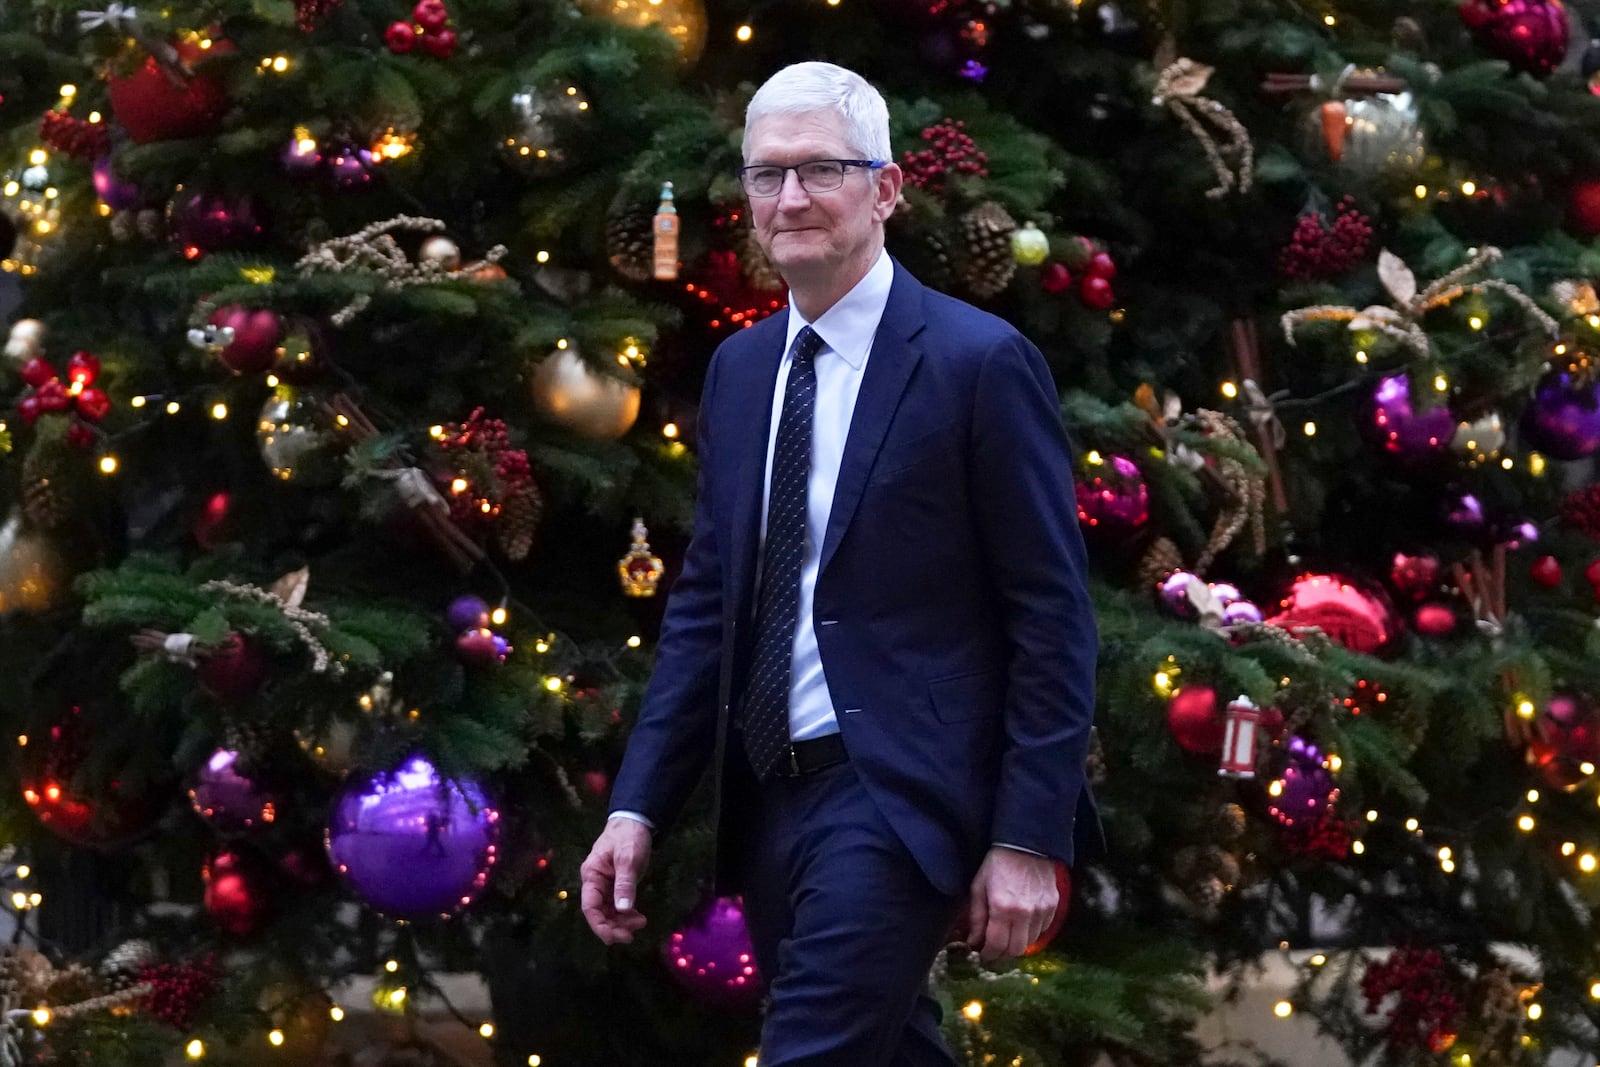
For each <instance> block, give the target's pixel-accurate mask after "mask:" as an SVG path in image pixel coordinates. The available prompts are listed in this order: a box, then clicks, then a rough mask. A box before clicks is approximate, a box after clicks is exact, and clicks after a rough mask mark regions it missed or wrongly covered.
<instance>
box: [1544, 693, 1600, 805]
mask: <svg viewBox="0 0 1600 1067" xmlns="http://www.w3.org/2000/svg"><path fill="white" fill-rule="evenodd" d="M1538 730H1539V736H1538V737H1536V738H1535V739H1534V740H1533V741H1531V742H1530V743H1529V744H1528V750H1527V753H1526V758H1527V761H1528V763H1529V764H1530V765H1531V766H1532V767H1533V768H1534V769H1535V770H1536V771H1538V773H1539V777H1540V778H1541V779H1543V780H1544V782H1545V784H1546V785H1548V786H1550V787H1551V788H1552V789H1560V790H1563V791H1565V792H1571V791H1572V790H1574V789H1576V788H1577V787H1578V786H1579V785H1581V784H1582V783H1583V782H1585V781H1587V780H1588V779H1589V778H1590V777H1591V775H1592V774H1593V770H1594V768H1595V767H1596V766H1600V709H1597V708H1596V706H1595V703H1594V701H1593V700H1591V699H1590V698H1589V696H1588V695H1587V694H1585V693H1580V692H1578V691H1576V690H1571V689H1558V690H1556V691H1555V692H1553V693H1551V694H1550V701H1549V703H1547V704H1546V705H1545V707H1544V712H1543V714H1542V715H1541V716H1540V717H1539V723H1538ZM1585 768H1587V769H1585Z"/></svg>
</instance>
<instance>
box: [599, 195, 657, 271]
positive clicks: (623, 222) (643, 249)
mask: <svg viewBox="0 0 1600 1067" xmlns="http://www.w3.org/2000/svg"><path fill="white" fill-rule="evenodd" d="M653 223H654V217H653V215H652V213H651V211H650V209H649V208H647V207H645V206H644V205H643V204H638V203H634V204H627V203H623V202H621V201H618V202H616V203H613V204H612V205H611V212H610V214H609V215H608V216H607V218H606V258H607V259H609V260H610V261H611V265H612V266H613V267H615V268H616V269H617V273H618V274H620V275H622V276H623V277H624V278H627V279H628V280H629V281H633V282H643V281H649V280H650V278H652V277H654V275H655V263H656V261H655V235H654V233H653V231H652V229H651V227H652V225H653Z"/></svg>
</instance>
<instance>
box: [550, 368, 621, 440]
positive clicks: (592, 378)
mask: <svg viewBox="0 0 1600 1067" xmlns="http://www.w3.org/2000/svg"><path fill="white" fill-rule="evenodd" d="M533 406H534V407H535V408H537V409H538V411H539V413H540V414H541V415H543V416H544V417H545V418H547V419H549V420H550V421H551V422H554V423H558V424H560V425H562V426H565V427H566V428H567V429H569V430H571V431H572V432H573V433H576V434H581V435H582V436H584V437H591V438H595V439H597V440H614V439H616V438H618V437H621V436H622V435H623V434H625V433H627V432H628V428H629V427H630V426H632V425H633V420H634V419H636V418H638V417H639V387H638V386H636V385H629V384H628V383H627V382H624V381H622V380H621V379H620V378H612V377H609V376H607V375H602V374H597V373H595V372H594V371H592V370H590V369H589V365H588V364H586V363H584V361H583V360H582V359H581V358H580V357H579V356H578V353H577V351H576V350H575V349H574V348H572V347H571V346H568V347H567V348H558V349H556V351H554V352H552V353H550V354H549V355H548V356H546V357H545V358H544V360H543V361H542V362H541V363H540V364H539V365H538V366H537V367H535V368H534V369H533Z"/></svg>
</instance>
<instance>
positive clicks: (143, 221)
mask: <svg viewBox="0 0 1600 1067" xmlns="http://www.w3.org/2000/svg"><path fill="white" fill-rule="evenodd" d="M134 222H135V226H136V228H137V230H138V232H139V236H140V237H143V238H144V239H145V240H146V241H159V240H161V239H162V237H164V236H166V232H167V224H166V220H165V219H163V218H162V216H161V212H159V211H157V210H156V209H155V208H153V207H147V208H145V209H144V210H143V211H141V212H139V214H138V215H137V216H136V217H135V219H134Z"/></svg>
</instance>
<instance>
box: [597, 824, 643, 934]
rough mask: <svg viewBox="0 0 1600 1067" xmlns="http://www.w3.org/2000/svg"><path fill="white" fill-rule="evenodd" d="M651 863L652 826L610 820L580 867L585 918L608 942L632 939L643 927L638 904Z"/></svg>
mask: <svg viewBox="0 0 1600 1067" xmlns="http://www.w3.org/2000/svg"><path fill="white" fill-rule="evenodd" d="M649 866H650V829H649V828H648V827H647V826H645V825H644V824H643V823H641V822H637V821H636V820H633V819H617V818H613V819H611V820H609V821H608V822H607V823H606V828H605V829H604V830H603V831H601V833H600V836H599V838H598V839H596V841H595V843H594V848H592V849H590V850H589V858H588V859H586V860H584V861H583V867H582V868H581V870H582V873H583V898H582V899H583V917H584V918H585V919H587V920H589V929H591V930H593V931H594V932H595V935H596V936H597V937H599V938H600V940H602V941H604V942H605V943H606V944H608V945H616V944H623V943H626V942H630V941H632V940H633V935H634V934H635V933H637V932H638V931H639V930H642V929H644V924H645V917H644V916H643V915H641V914H640V913H639V910H638V908H636V907H635V904H636V903H637V902H638V899H639V880H640V879H641V878H643V877H644V872H645V871H646V870H647V869H649Z"/></svg>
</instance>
